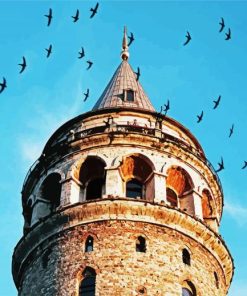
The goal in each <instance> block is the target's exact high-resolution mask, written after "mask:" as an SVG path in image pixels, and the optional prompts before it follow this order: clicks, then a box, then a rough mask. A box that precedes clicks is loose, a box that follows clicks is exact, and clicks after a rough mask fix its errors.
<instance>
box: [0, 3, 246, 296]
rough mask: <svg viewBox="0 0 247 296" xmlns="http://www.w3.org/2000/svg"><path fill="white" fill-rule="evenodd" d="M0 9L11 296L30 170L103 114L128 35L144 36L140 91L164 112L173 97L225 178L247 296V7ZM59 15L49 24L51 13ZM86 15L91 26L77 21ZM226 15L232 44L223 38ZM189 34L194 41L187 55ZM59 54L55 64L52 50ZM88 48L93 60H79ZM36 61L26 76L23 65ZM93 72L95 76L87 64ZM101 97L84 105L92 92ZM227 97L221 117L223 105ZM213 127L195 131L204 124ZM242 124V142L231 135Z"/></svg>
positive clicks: (135, 59) (4, 245)
mask: <svg viewBox="0 0 247 296" xmlns="http://www.w3.org/2000/svg"><path fill="white" fill-rule="evenodd" d="M99 3H100V6H99V11H98V14H97V15H96V16H95V18H94V19H89V15H90V14H89V9H90V7H93V6H94V5H95V4H96V1H0V28H1V33H0V38H1V42H0V81H1V80H2V77H3V76H4V77H6V79H7V85H8V87H7V89H6V90H5V91H4V92H3V93H2V94H0V112H1V116H0V138H1V144H0V152H1V153H0V165H1V178H0V196H1V198H0V217H1V220H0V221H1V225H2V227H1V229H0V246H1V247H0V258H1V268H0V287H1V295H3V296H13V295H16V290H15V287H14V284H13V282H12V277H11V256H12V252H13V248H14V246H15V245H16V243H17V241H18V240H19V239H20V238H21V236H22V226H23V219H22V214H21V213H22V209H21V194H20V192H21V188H22V184H23V180H24V178H25V175H26V173H27V171H28V169H29V167H30V165H31V164H32V163H33V162H34V161H35V160H36V159H37V158H38V157H39V155H40V154H41V151H42V148H43V146H44V145H45V143H46V141H47V140H48V138H49V137H50V136H51V134H52V133H53V132H54V131H55V129H57V128H58V127H59V126H60V125H61V124H62V123H64V122H65V121H67V120H68V119H70V118H72V117H74V116H76V115H78V114H81V113H83V112H85V111H88V110H90V109H91V108H92V106H93V105H94V103H95V102H96V101H97V99H98V97H99V96H100V94H101V93H102V91H103V89H104V87H105V86H106V84H107V82H108V81H109V79H110V78H111V76H112V74H113V72H114V71H115V69H116V67H117V66H118V65H119V63H120V62H121V61H120V51H121V41H122V31H123V26H124V25H127V27H128V31H129V32H133V33H134V35H135V39H136V40H135V41H134V43H133V44H132V45H131V47H130V59H129V62H130V64H131V65H132V67H133V68H134V69H136V68H137V67H138V66H139V67H140V69H141V78H140V81H141V84H142V85H143V87H144V89H145V91H146V92H147V94H148V95H149V97H150V99H151V101H152V102H153V105H154V106H155V107H156V109H157V110H159V108H160V106H161V105H162V104H164V103H165V102H166V101H167V99H170V104H171V111H170V113H169V115H170V116H171V117H173V118H175V119H176V120H178V121H180V122H181V123H182V124H183V125H185V126H186V127H187V128H188V129H190V131H191V132H192V133H193V134H194V135H195V136H196V137H197V138H198V140H199V141H200V143H201V144H202V146H203V148H204V151H205V153H206V156H207V158H208V159H209V160H210V161H211V162H212V164H213V165H214V166H215V167H217V162H218V161H219V160H220V157H221V156H223V158H224V162H225V168H226V169H225V170H224V171H222V172H220V174H219V175H220V179H221V182H222V185H223V190H224V196H225V207H224V213H223V219H222V223H221V227H220V232H221V234H222V236H223V238H224V239H225V241H226V243H227V245H228V246H229V248H230V250H231V253H232V255H233V257H234V260H235V266H236V270H235V276H234V280H233V283H232V287H231V289H230V292H229V295H230V296H236V295H237V296H246V295H247V272H246V265H247V259H246V251H247V235H246V234H247V233H246V227H247V188H246V178H247V170H246V171H245V170H241V167H242V165H243V162H244V160H247V152H246V144H247V139H246V128H247V118H246V113H247V104H246V101H247V92H246V88H247V78H246V77H247V76H246V69H247V55H246V51H247V26H246V11H247V2H245V1H242V2H237V1H232V2H230V1H227V2H224V1H218V2H214V1H197V2H196V1H191V2H187V1H180V2H176V1H157V2H156V1H99ZM50 7H51V8H53V13H54V18H53V21H52V24H51V26H50V27H47V26H46V19H45V17H44V14H46V13H47V12H48V9H49V8H50ZM77 8H78V9H79V10H80V20H79V21H78V22H77V23H73V22H72V18H71V16H72V15H73V14H74V13H75V11H76V9H77ZM221 17H224V19H225V23H226V30H227V29H228V27H230V28H231V31H232V39H231V40H230V41H225V40H224V38H225V35H224V32H223V33H221V34H220V33H219V32H218V30H219V25H218V23H219V21H220V18H221ZM186 31H189V32H190V34H191V37H192V40H191V42H190V43H189V44H188V45H187V46H183V45H182V44H183V42H184V41H185V35H186ZM50 44H52V45H53V53H52V55H51V57H50V58H49V59H47V58H46V57H45V54H46V53H45V50H44V49H45V48H47V47H48V46H49V45H50ZM81 46H84V48H85V53H86V59H83V60H78V59H77V56H78V51H79V50H80V48H81ZM22 56H25V57H26V60H27V65H28V66H27V69H26V71H25V72H24V73H23V74H22V75H20V74H19V73H18V72H19V66H18V63H20V62H21V60H22ZM87 59H90V60H92V61H93V62H94V65H93V67H92V69H91V70H90V71H86V67H87V64H86V62H85V61H86V60H87ZM87 88H89V89H90V98H89V99H88V101H87V102H86V103H84V102H83V95H82V93H83V92H85V91H86V89H87ZM219 95H221V96H222V99H221V102H220V105H219V107H218V108H217V109H216V110H213V100H215V99H216V98H217V97H218V96H219ZM202 110H203V111H204V118H203V120H202V122H201V123H200V124H196V115H197V114H199V113H201V111H202ZM233 123H234V125H235V131H234V134H233V136H232V138H231V139H229V138H228V133H229V129H230V127H231V125H232V124H233Z"/></svg>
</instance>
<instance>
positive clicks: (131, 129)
mask: <svg viewBox="0 0 247 296" xmlns="http://www.w3.org/2000/svg"><path fill="white" fill-rule="evenodd" d="M103 133H109V134H113V135H114V134H129V133H136V134H142V135H145V136H151V137H156V138H157V137H158V138H159V139H160V141H162V142H166V143H171V144H174V145H176V146H178V147H179V148H181V149H183V150H184V151H186V152H189V153H192V154H193V155H194V156H195V157H197V158H198V159H199V160H200V161H202V162H203V163H204V164H205V165H207V166H208V167H209V169H210V170H211V171H212V173H213V175H214V178H215V179H216V180H217V182H218V184H219V187H220V190H221V192H222V193H223V191H222V185H221V181H220V179H219V177H218V175H217V173H216V171H215V169H214V167H213V165H212V164H211V163H210V161H209V160H207V159H206V158H205V155H204V153H203V152H202V151H201V150H199V149H197V148H195V147H193V146H192V145H190V144H188V143H187V142H185V141H183V140H182V139H179V138H176V137H175V136H173V135H170V134H167V133H165V132H162V131H161V130H159V129H156V128H149V127H147V126H146V125H143V126H142V125H133V124H129V123H127V124H126V123H125V124H106V125H103V126H95V127H90V128H87V129H85V130H82V131H79V132H76V133H74V134H72V135H71V134H70V135H68V136H67V138H66V140H61V141H60V142H57V143H55V144H54V145H52V146H51V147H49V149H46V151H44V153H45V155H44V157H50V156H52V155H54V153H57V152H59V151H60V152H61V154H66V151H68V149H67V147H68V144H69V143H71V142H74V141H77V140H79V139H83V138H85V137H88V136H91V135H96V134H103ZM38 165H41V158H39V159H38V160H36V161H35V162H34V163H33V165H32V166H31V167H30V169H29V170H28V173H27V175H26V177H25V180H24V184H23V191H22V192H24V190H25V187H26V183H27V180H28V178H29V176H30V174H31V173H32V172H33V171H34V170H35V168H36V170H37V166H38Z"/></svg>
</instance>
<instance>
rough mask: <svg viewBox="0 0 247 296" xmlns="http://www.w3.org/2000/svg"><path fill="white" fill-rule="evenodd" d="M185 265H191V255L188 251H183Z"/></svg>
mask: <svg viewBox="0 0 247 296" xmlns="http://www.w3.org/2000/svg"><path fill="white" fill-rule="evenodd" d="M182 257H183V263H184V264H186V265H190V253H189V251H188V250H186V249H183V256H182Z"/></svg>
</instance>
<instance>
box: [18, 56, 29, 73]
mask: <svg viewBox="0 0 247 296" xmlns="http://www.w3.org/2000/svg"><path fill="white" fill-rule="evenodd" d="M18 65H19V66H21V71H20V72H19V73H20V74H21V73H22V72H23V71H24V70H25V69H26V66H27V63H26V59H25V57H22V64H18Z"/></svg>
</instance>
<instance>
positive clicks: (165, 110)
mask: <svg viewBox="0 0 247 296" xmlns="http://www.w3.org/2000/svg"><path fill="white" fill-rule="evenodd" d="M168 110H170V101H169V100H167V103H166V104H164V112H165V115H166V113H167V112H168Z"/></svg>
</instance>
